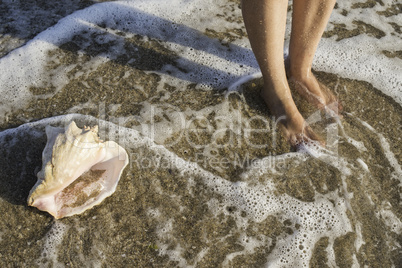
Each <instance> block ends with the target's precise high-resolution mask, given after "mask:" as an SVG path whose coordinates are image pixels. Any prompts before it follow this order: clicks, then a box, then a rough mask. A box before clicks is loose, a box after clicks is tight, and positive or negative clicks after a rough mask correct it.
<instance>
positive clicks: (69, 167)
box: [28, 122, 128, 219]
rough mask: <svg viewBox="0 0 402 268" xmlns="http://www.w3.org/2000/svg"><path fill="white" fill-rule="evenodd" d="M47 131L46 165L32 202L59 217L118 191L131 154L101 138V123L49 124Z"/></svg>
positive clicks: (43, 166) (88, 206) (44, 156)
mask: <svg viewBox="0 0 402 268" xmlns="http://www.w3.org/2000/svg"><path fill="white" fill-rule="evenodd" d="M46 135H47V144H46V146H45V149H44V150H43V153H42V169H41V170H40V171H39V172H38V174H37V177H38V181H37V182H36V184H35V185H34V186H33V188H32V189H31V191H30V193H29V196H28V205H29V206H34V207H37V208H38V209H40V210H43V211H47V212H48V213H50V214H51V215H53V216H54V217H55V218H56V219H59V218H63V217H67V216H71V215H75V214H79V213H82V212H84V211H85V210H87V209H90V208H92V207H93V206H95V205H98V204H99V203H101V202H102V201H103V200H104V199H105V198H106V197H108V196H110V195H111V194H113V193H114V191H115V190H116V187H117V183H118V182H119V179H120V176H121V174H122V172H123V169H124V168H125V167H126V165H127V164H128V155H127V152H126V151H125V150H124V149H123V148H122V147H121V146H120V145H118V144H117V143H116V142H114V141H107V142H103V141H101V140H100V139H99V137H98V126H95V127H92V128H89V127H84V129H80V128H78V127H77V125H76V124H75V122H71V123H70V124H69V125H68V126H67V127H66V128H65V129H63V128H56V127H52V126H47V127H46Z"/></svg>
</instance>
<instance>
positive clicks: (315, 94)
mask: <svg viewBox="0 0 402 268" xmlns="http://www.w3.org/2000/svg"><path fill="white" fill-rule="evenodd" d="M334 5H335V0H294V1H293V16H292V32H291V38H290V45H289V58H288V62H287V65H288V66H287V72H288V76H289V78H290V80H292V81H293V82H294V84H295V88H296V89H297V90H298V92H299V93H300V94H301V95H302V96H303V97H304V98H305V99H307V100H308V101H309V102H310V103H312V104H314V105H316V106H317V107H318V108H321V109H323V108H329V109H330V110H332V111H335V113H338V108H340V105H339V104H338V101H337V99H336V97H335V96H334V95H333V94H332V93H331V91H330V90H329V89H328V88H327V87H325V85H323V84H321V83H319V82H318V81H317V79H316V78H315V76H314V75H313V73H312V72H311V67H312V64H313V58H314V54H315V52H316V50H317V47H318V43H319V42H320V39H321V36H322V34H323V32H324V30H325V27H326V25H327V22H328V20H329V17H330V15H331V12H332V9H333V7H334Z"/></svg>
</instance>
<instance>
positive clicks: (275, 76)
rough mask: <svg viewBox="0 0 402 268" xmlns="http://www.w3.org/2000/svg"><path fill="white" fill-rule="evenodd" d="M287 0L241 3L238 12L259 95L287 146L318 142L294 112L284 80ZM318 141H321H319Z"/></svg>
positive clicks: (254, 0)
mask: <svg viewBox="0 0 402 268" xmlns="http://www.w3.org/2000/svg"><path fill="white" fill-rule="evenodd" d="M287 6H288V1H287V0H243V1H242V12H243V19H244V23H245V26H246V29H247V33H248V37H249V40H250V44H251V47H252V49H253V52H254V54H255V57H256V58H257V61H258V64H259V66H260V69H261V72H262V76H263V79H264V88H263V90H262V92H261V95H262V97H263V99H264V101H265V103H266V104H267V105H268V108H269V109H270V111H271V113H272V114H273V115H274V116H275V117H276V118H277V119H278V118H280V119H281V121H280V124H279V125H280V126H281V128H282V131H283V133H284V134H285V136H286V137H287V139H288V140H289V141H290V143H291V144H293V145H296V144H298V143H300V142H301V141H303V140H307V139H311V140H320V138H319V137H318V136H317V135H316V134H315V133H314V132H313V131H312V130H311V128H310V127H308V126H307V125H306V123H305V120H304V118H303V117H302V115H301V114H300V112H299V111H298V109H297V107H296V105H295V103H294V101H293V98H292V95H291V93H290V89H289V85H288V82H287V79H286V71H285V64H284V60H283V46H284V36H285V28H286V15H287ZM320 141H321V140H320Z"/></svg>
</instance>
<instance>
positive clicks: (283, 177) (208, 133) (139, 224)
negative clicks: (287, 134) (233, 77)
mask: <svg viewBox="0 0 402 268" xmlns="http://www.w3.org/2000/svg"><path fill="white" fill-rule="evenodd" d="M100 27H101V25H100ZM360 27H363V26H361V24H359V23H358V24H357V28H356V29H357V30H356V31H357V33H354V34H359V33H361V32H364V31H367V30H370V28H367V27H363V28H360ZM362 29H363V30H362ZM338 30H339V29H338ZM343 32H344V31H342V30H339V31H338V34H341V33H343ZM121 34H122V35H124V33H121ZM205 34H206V35H213V36H214V37H217V38H219V37H220V35H219V34H217V33H214V32H213V31H209V32H208V33H205ZM231 34H232V35H233V33H231ZM236 34H239V35H244V32H243V33H242V32H237V33H236ZM327 34H328V35H331V34H333V33H327ZM345 38H346V37H345ZM222 42H223V41H222ZM111 46H112V44H111ZM109 48H110V47H108V46H107V45H105V44H97V43H96V39H95V38H93V39H90V38H89V37H88V36H86V35H77V36H75V37H74V38H73V39H72V40H71V41H70V42H67V43H65V44H63V45H62V46H60V47H59V48H58V49H56V50H54V51H51V53H49V55H48V56H49V61H48V62H49V66H48V68H49V70H55V69H57V68H60V67H63V66H71V65H74V66H75V67H74V68H72V69H71V71H70V72H69V73H68V83H67V84H66V85H65V86H64V87H63V88H62V89H61V90H59V91H55V88H54V87H52V86H51V85H49V87H46V88H36V87H31V88H30V91H31V92H32V94H34V95H35V96H37V97H36V98H35V99H32V101H31V102H30V103H28V104H27V105H26V107H24V109H21V110H16V111H13V112H12V113H10V114H8V119H7V121H6V122H2V123H1V125H0V128H1V129H2V130H4V131H3V132H2V133H1V136H0V139H1V142H2V144H3V146H2V147H1V148H0V156H1V157H0V170H1V171H2V172H1V175H0V197H1V198H0V215H2V220H0V265H1V266H2V267H10V266H16V267H22V266H25V267H39V266H45V267H52V266H54V265H56V264H57V263H59V264H62V265H64V266H72V267H83V266H88V265H91V266H100V267H126V266H132V267H177V266H183V264H187V265H195V267H222V266H228V267H261V266H263V265H264V264H265V263H266V262H267V258H269V256H270V254H272V253H273V252H274V251H275V248H276V247H277V245H280V243H281V241H283V240H284V239H288V238H289V237H292V236H293V235H296V234H298V233H299V232H301V231H300V230H304V229H303V228H305V227H306V226H302V224H301V222H297V221H295V220H294V219H292V218H286V213H285V212H283V213H278V214H273V215H269V216H267V217H266V218H265V219H264V220H263V221H258V220H256V219H254V218H253V214H251V212H249V211H247V210H246V209H242V206H237V205H235V204H231V203H230V202H228V201H227V200H228V199H227V196H226V195H225V194H223V193H222V192H219V191H217V190H214V188H211V187H210V186H209V185H208V183H206V181H205V178H203V177H202V176H200V175H197V174H198V173H194V174H189V173H186V172H183V170H181V169H180V168H179V167H177V166H175V165H169V166H155V165H152V164H150V165H146V164H145V162H141V159H144V158H146V159H155V158H157V154H158V152H157V151H155V150H153V149H152V148H150V147H149V146H146V145H142V146H140V147H130V144H128V143H125V147H126V149H127V151H128V154H129V155H130V157H131V164H130V165H129V167H128V168H126V170H125V171H124V173H123V176H122V178H121V181H120V182H119V185H118V187H117V190H116V192H115V194H114V195H112V196H111V197H109V198H107V199H106V200H105V201H104V202H103V203H102V204H101V205H99V206H96V207H95V208H93V209H91V210H89V211H87V212H85V213H83V214H82V215H78V216H73V217H70V218H65V219H61V220H58V221H55V220H54V219H53V218H52V217H51V216H50V215H48V214H47V213H45V212H40V211H38V210H37V209H36V208H32V207H27V205H26V198H27V195H28V193H29V190H30V188H31V187H32V186H33V185H34V184H35V182H36V176H35V174H36V172H37V171H38V170H39V169H40V166H41V153H42V150H43V148H44V146H45V143H46V136H45V133H44V129H43V126H40V125H38V126H34V127H32V128H31V129H30V128H26V129H24V130H20V131H17V132H10V133H9V134H8V132H7V130H8V129H11V128H13V127H16V126H19V125H21V124H23V123H25V122H28V121H29V122H33V121H37V120H41V119H43V118H49V117H54V116H58V115H65V114H70V113H77V114H82V115H90V116H93V117H94V118H101V119H103V120H106V121H108V122H111V123H114V124H119V123H121V122H122V121H121V120H120V119H121V118H124V123H123V125H122V126H123V127H125V128H132V129H137V128H139V126H141V123H144V122H145V123H150V122H148V121H149V120H151V119H152V120H154V121H153V122H156V124H157V123H158V122H160V123H161V124H162V123H163V122H165V121H166V122H169V121H174V118H173V117H172V114H171V111H170V110H168V108H167V107H168V106H167V105H170V106H171V107H175V109H176V111H180V112H183V113H185V112H186V111H187V112H186V113H185V114H186V116H187V117H188V118H187V120H193V125H190V126H189V127H188V128H185V129H176V130H175V131H174V132H173V133H171V134H169V135H165V136H166V137H167V138H166V139H160V140H156V142H157V143H159V144H162V145H165V147H166V149H167V150H168V151H170V152H172V153H174V154H175V155H177V156H178V157H180V158H181V159H184V160H188V161H190V162H196V163H197V164H198V165H199V166H200V167H201V168H203V169H205V170H206V171H208V172H210V173H211V174H214V175H215V176H219V177H221V178H223V179H224V180H226V181H228V182H239V181H240V182H245V183H246V184H248V185H251V186H252V185H260V186H261V185H264V184H270V183H272V184H273V185H274V187H275V196H289V197H290V198H293V199H294V200H298V201H300V202H302V203H303V202H305V204H306V206H307V205H313V206H314V204H315V203H317V204H318V203H319V202H320V199H321V198H323V196H325V197H326V198H327V199H328V200H329V202H333V203H335V200H337V199H336V198H338V197H341V198H344V199H345V200H346V201H347V203H348V207H347V211H346V215H347V219H348V220H349V221H350V223H351V226H352V229H351V230H349V231H348V232H346V233H342V234H340V235H338V236H335V237H334V236H333V235H332V234H331V235H328V236H327V235H325V232H323V234H322V235H320V238H319V240H318V241H317V242H316V243H315V244H314V247H313V248H312V249H309V250H310V251H311V252H312V255H311V256H310V259H309V260H308V262H309V266H310V267H320V268H321V267H331V265H329V264H328V259H331V256H329V255H328V254H329V253H328V252H329V251H331V250H333V252H334V256H335V262H336V265H337V266H339V267H352V265H353V264H354V263H355V262H356V261H357V262H358V264H359V265H360V266H361V267H363V266H368V267H393V266H394V267H399V266H401V265H402V257H401V256H402V254H401V251H400V250H401V249H400V243H401V240H402V237H401V228H402V226H401V225H400V222H401V220H402V208H401V206H400V202H401V199H400V193H401V186H400V178H398V177H397V175H395V174H398V173H397V172H396V170H395V169H396V167H395V165H394V164H393V163H392V161H390V157H389V152H391V154H392V156H393V158H392V159H394V160H395V161H396V162H397V164H399V165H400V163H402V148H401V140H400V139H401V137H400V133H401V123H402V108H401V106H400V105H399V104H397V103H396V102H395V101H394V100H393V99H392V98H390V97H388V96H386V95H385V94H383V93H382V92H381V91H380V90H379V89H376V88H374V87H373V86H372V85H371V84H369V83H367V82H363V81H357V80H351V79H345V78H342V77H339V76H337V75H335V74H331V73H324V72H315V74H316V76H317V78H318V79H319V80H320V81H321V82H322V83H323V84H325V85H326V86H327V87H328V88H330V89H331V90H332V91H333V92H334V93H335V94H336V95H337V96H338V98H339V100H340V102H341V103H342V105H343V107H344V111H343V119H342V121H341V126H342V128H343V130H342V131H344V133H343V132H342V131H341V130H339V140H338V143H337V153H338V155H339V157H340V158H341V159H343V160H345V161H347V165H346V166H347V167H348V168H349V169H350V173H345V172H343V171H342V170H341V169H338V168H336V166H334V165H332V164H331V163H327V162H325V161H323V160H322V159H320V158H314V157H308V156H306V158H303V160H294V159H293V158H292V159H289V160H284V162H283V163H284V164H283V165H282V166H276V167H274V168H273V170H276V171H278V173H274V172H272V173H270V172H269V171H266V172H265V173H262V174H261V175H259V176H257V175H256V176H254V177H252V178H250V177H244V176H242V174H243V173H245V172H247V171H248V170H250V168H251V164H246V165H236V163H237V164H238V163H239V162H236V160H238V158H240V159H242V160H244V159H264V158H265V157H267V156H276V155H283V154H286V153H289V152H293V151H294V149H292V148H290V146H289V145H288V143H287V142H286V141H285V140H284V139H283V137H282V136H281V133H280V132H277V131H276V130H275V129H274V130H273V131H271V132H270V133H269V134H268V135H267V132H261V133H259V132H254V133H252V134H251V135H248V136H247V135H245V132H244V124H242V122H246V121H247V120H249V119H251V118H258V119H259V120H254V121H252V122H251V124H253V125H252V126H251V127H252V128H253V129H264V128H265V127H266V124H267V123H268V125H270V126H272V125H273V124H274V122H273V121H272V120H273V118H272V116H271V115H270V112H269V111H268V110H267V108H266V106H265V104H264V103H263V101H262V100H261V98H260V97H259V91H260V90H261V88H262V81H261V79H254V80H252V81H249V82H247V83H246V84H244V85H243V86H242V88H241V91H240V92H239V93H231V94H228V92H227V91H226V90H225V89H213V90H202V89H195V87H196V84H191V83H190V84H189V85H187V87H186V88H178V87H175V86H174V85H171V84H169V83H168V82H163V85H162V86H161V81H162V79H163V78H161V75H160V74H158V73H157V72H156V71H158V70H160V69H161V68H162V67H163V65H165V64H172V65H175V64H176V59H177V58H178V57H179V56H178V55H176V54H174V53H173V52H172V51H169V49H167V48H166V47H165V46H163V44H161V42H159V41H158V40H155V39H152V38H145V37H143V36H140V35H137V36H135V37H134V38H128V39H127V40H126V41H125V49H126V51H127V53H126V54H125V55H121V56H119V57H117V58H116V59H114V60H110V61H107V62H105V63H102V64H101V65H99V66H98V67H97V68H96V70H93V71H87V70H85V68H84V65H85V63H86V62H88V61H90V60H91V59H92V58H93V57H95V56H97V55H100V54H101V53H108V52H110V51H109ZM79 51H80V53H78V52H79ZM138 51H139V52H140V53H138ZM82 52H83V53H82ZM130 53H132V54H130ZM133 58H135V61H132V59H133ZM82 72H84V73H85V75H81V74H82ZM127 74H129V75H127ZM100 77H101V78H102V79H101V80H100V79H99V78H100ZM294 97H295V99H296V102H297V105H298V107H299V108H300V111H301V112H302V114H303V116H304V117H305V118H309V117H311V115H313V114H317V111H316V110H315V109H314V107H311V106H310V105H309V104H308V103H306V102H305V101H303V100H302V99H301V98H300V97H299V96H298V95H297V93H294ZM145 103H146V104H151V105H153V106H155V107H162V108H161V112H160V113H158V114H156V115H154V117H152V118H151V117H147V118H146V119H143V120H144V121H142V122H141V120H140V119H139V117H140V116H142V114H141V113H140V112H141V111H142V110H143V109H144V107H145V106H144V105H145ZM170 106H169V107H170ZM100 107H101V108H100ZM205 107H211V109H210V110H205ZM220 107H229V108H228V111H231V112H233V113H234V112H236V114H239V115H240V118H241V122H240V123H239V124H240V127H239V129H240V131H239V132H236V131H232V130H230V129H227V130H225V131H223V132H222V133H221V134H222V135H219V136H218V137H215V136H213V135H214V133H215V132H216V131H217V130H218V129H219V127H220V126H222V123H221V122H220V121H222V117H219V116H218V111H219V110H218V109H219V108H220ZM188 111H191V112H188ZM199 114H201V115H202V118H200V119H196V116H197V115H199ZM319 114H320V115H321V118H323V119H322V120H319V121H318V122H316V123H313V124H311V126H312V127H313V128H314V129H315V130H316V131H317V132H318V133H320V135H322V136H323V137H325V135H326V134H327V132H328V129H327V128H326V127H328V126H329V125H330V124H333V123H334V122H335V121H334V119H333V118H328V117H327V116H326V115H325V114H324V113H319ZM75 120H76V121H77V123H78V124H79V125H80V127H82V126H83V125H84V124H88V122H87V121H86V120H87V119H85V118H84V117H79V116H77V117H76V119H75ZM119 120H120V121H119ZM147 120H148V121H147ZM89 123H97V122H96V121H95V122H89ZM59 124H60V125H61V122H60V123H59ZM367 124H368V125H370V126H371V127H372V128H373V129H374V131H373V129H370V128H369V127H367ZM193 129H198V130H199V129H202V130H204V131H202V132H201V134H200V133H195V132H192V131H191V130H193ZM108 131H109V130H108V129H107V128H106V129H105V130H104V132H102V131H101V132H100V133H103V134H102V135H104V137H101V138H106V139H107V138H108V137H111V136H113V135H112V134H110V133H109V132H108ZM183 132H185V133H186V135H184V136H183ZM275 135H276V136H275ZM114 137H117V138H118V139H120V141H121V142H123V143H124V141H123V137H121V136H114ZM383 138H384V139H385V140H386V142H387V143H388V145H389V148H388V147H387V146H385V147H387V148H388V150H389V151H386V150H385V149H384V139H383ZM211 140H214V141H215V143H214V144H211ZM274 140H275V143H274V142H273V141H274ZM351 140H353V141H358V145H360V147H359V146H358V145H356V143H353V142H351ZM194 144H196V145H199V146H194ZM207 145H208V152H209V153H208V154H206V149H205V148H206V146H207ZM220 145H225V146H220ZM255 145H261V146H260V147H258V146H255ZM362 147H364V148H365V149H364V150H363V149H362V150H361V148H362ZM217 159H218V160H222V159H226V160H225V161H226V162H225V165H224V166H222V165H219V164H216V165H213V164H211V161H215V160H217ZM359 159H360V161H359ZM362 162H363V163H365V164H366V166H364V164H362ZM138 163H142V165H140V164H138ZM220 163H221V162H220ZM267 174H268V175H267ZM234 186H235V185H234ZM331 196H333V198H331ZM212 201H213V202H214V203H215V205H214V206H212V205H211V202H212ZM334 206H336V204H334ZM218 208H219V209H218ZM384 211H389V212H390V213H388V214H387V213H384ZM317 213H318V212H317ZM284 215H285V216H284ZM387 215H389V218H387V217H386V216H387ZM392 215H393V216H392ZM284 217H285V218H284ZM313 217H314V218H315V219H316V220H317V222H321V221H322V222H325V221H327V219H324V216H320V215H313ZM393 217H396V218H393ZM242 222H243V223H244V224H240V223H242ZM319 224H320V223H317V226H319ZM317 228H318V227H317ZM327 231H328V233H331V226H330V225H328V230H327ZM317 232H318V230H317ZM245 238H247V239H245ZM246 240H247V241H246ZM239 241H242V242H239ZM249 241H250V242H249ZM251 241H254V242H253V243H254V244H253V245H254V246H252V244H251ZM248 243H250V244H248ZM357 244H359V246H356V245H357ZM247 245H250V248H251V249H252V250H249V248H248V247H247ZM255 245H258V246H255ZM298 247H300V248H299V250H300V252H302V253H300V254H301V255H302V254H303V246H302V245H298ZM328 248H330V250H328ZM175 252H176V253H177V252H180V255H179V256H176V255H175V254H176V253H175ZM228 256H231V257H230V258H228ZM224 260H226V261H225V262H224Z"/></svg>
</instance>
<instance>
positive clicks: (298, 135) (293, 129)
mask: <svg viewBox="0 0 402 268" xmlns="http://www.w3.org/2000/svg"><path fill="white" fill-rule="evenodd" d="M279 92H280V94H278V93H277V92H276V91H275V90H272V89H266V88H264V90H262V91H261V97H262V98H263V99H264V101H265V103H266V104H267V105H268V108H269V110H270V111H271V113H272V114H273V115H274V116H275V118H276V123H277V125H278V126H279V128H280V130H281V131H282V133H283V134H284V135H285V137H286V139H287V140H288V141H289V143H290V144H291V145H292V146H298V145H299V144H301V143H303V142H309V141H311V140H313V141H317V142H318V143H320V144H321V145H322V146H325V142H324V141H323V140H322V139H321V137H320V136H318V135H317V134H315V133H314V131H313V130H312V129H311V128H310V126H308V124H307V123H306V121H305V120H304V118H303V116H302V115H301V114H300V112H299V110H298V109H297V107H296V105H295V103H294V101H293V99H292V96H291V93H290V90H289V89H286V90H281V91H279Z"/></svg>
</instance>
